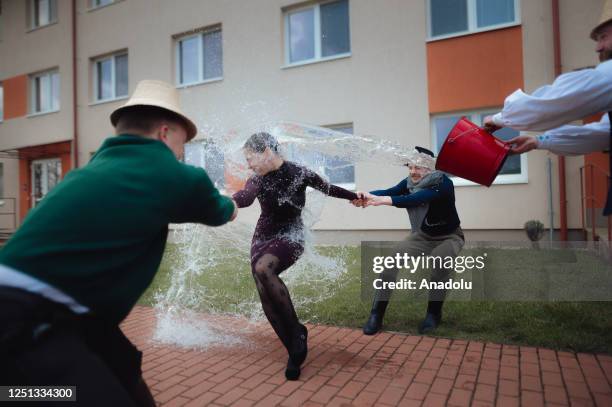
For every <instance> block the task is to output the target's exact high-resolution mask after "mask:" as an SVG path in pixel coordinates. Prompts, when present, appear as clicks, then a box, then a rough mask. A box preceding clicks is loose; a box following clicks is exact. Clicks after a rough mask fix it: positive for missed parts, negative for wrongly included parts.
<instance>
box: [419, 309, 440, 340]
mask: <svg viewBox="0 0 612 407" xmlns="http://www.w3.org/2000/svg"><path fill="white" fill-rule="evenodd" d="M441 321H442V314H439V315H435V314H432V313H429V312H428V313H427V315H426V316H425V319H424V320H423V321H421V323H420V324H419V333H420V334H421V335H422V334H426V333H429V332H433V331H435V330H436V328H437V327H438V325H440V322H441Z"/></svg>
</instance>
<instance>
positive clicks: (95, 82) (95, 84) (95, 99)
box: [92, 51, 130, 104]
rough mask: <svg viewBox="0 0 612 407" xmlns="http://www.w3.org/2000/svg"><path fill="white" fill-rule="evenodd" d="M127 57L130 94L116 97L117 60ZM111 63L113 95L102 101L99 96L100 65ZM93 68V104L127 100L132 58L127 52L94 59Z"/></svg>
mask: <svg viewBox="0 0 612 407" xmlns="http://www.w3.org/2000/svg"><path fill="white" fill-rule="evenodd" d="M124 55H125V56H127V58H128V59H127V69H128V92H127V93H126V94H125V95H116V92H117V83H116V78H115V74H116V70H115V59H116V58H117V57H120V56H124ZM109 59H110V61H111V89H112V95H111V97H108V98H106V99H100V95H99V94H98V63H99V62H102V61H106V60H109ZM92 67H93V88H94V89H93V96H94V97H93V104H97V103H106V102H112V101H114V100H121V99H126V98H127V97H128V95H129V83H130V72H129V71H130V57H129V55H128V52H127V51H121V52H116V53H114V54H110V55H105V56H103V57H97V58H93V59H92Z"/></svg>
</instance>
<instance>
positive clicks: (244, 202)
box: [232, 177, 259, 208]
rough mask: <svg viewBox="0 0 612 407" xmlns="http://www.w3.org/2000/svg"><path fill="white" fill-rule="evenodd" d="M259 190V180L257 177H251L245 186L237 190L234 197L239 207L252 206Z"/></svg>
mask: <svg viewBox="0 0 612 407" xmlns="http://www.w3.org/2000/svg"><path fill="white" fill-rule="evenodd" d="M258 192H259V182H257V179H256V177H251V178H249V179H248V181H247V182H246V185H245V186H244V188H242V189H241V190H240V191H238V192H236V193H235V194H234V195H233V196H232V198H233V199H234V202H236V205H238V207H239V208H246V207H247V206H251V204H252V203H253V201H255V198H256V197H257V193H258Z"/></svg>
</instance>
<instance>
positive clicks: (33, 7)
mask: <svg viewBox="0 0 612 407" xmlns="http://www.w3.org/2000/svg"><path fill="white" fill-rule="evenodd" d="M36 1H37V0H30V4H29V6H30V30H36V29H38V28H42V27H47V26H49V25H52V24H55V23H57V15H58V13H59V10H58V8H59V2H58V1H57V0H49V21H48V22H47V23H45V24H40V25H36ZM51 2H54V3H55V15H54V16H52V15H51V10H52V6H51ZM52 17H53V18H52Z"/></svg>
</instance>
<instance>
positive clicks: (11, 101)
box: [2, 75, 28, 120]
mask: <svg viewBox="0 0 612 407" xmlns="http://www.w3.org/2000/svg"><path fill="white" fill-rule="evenodd" d="M2 87H3V88H4V100H3V102H4V120H8V119H14V118H16V117H22V116H25V115H27V114H28V77H27V75H19V76H14V77H12V78H8V79H3V80H2Z"/></svg>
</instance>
